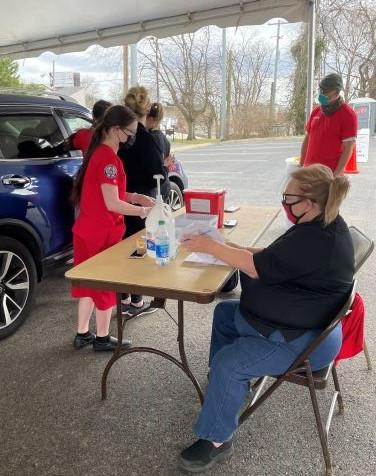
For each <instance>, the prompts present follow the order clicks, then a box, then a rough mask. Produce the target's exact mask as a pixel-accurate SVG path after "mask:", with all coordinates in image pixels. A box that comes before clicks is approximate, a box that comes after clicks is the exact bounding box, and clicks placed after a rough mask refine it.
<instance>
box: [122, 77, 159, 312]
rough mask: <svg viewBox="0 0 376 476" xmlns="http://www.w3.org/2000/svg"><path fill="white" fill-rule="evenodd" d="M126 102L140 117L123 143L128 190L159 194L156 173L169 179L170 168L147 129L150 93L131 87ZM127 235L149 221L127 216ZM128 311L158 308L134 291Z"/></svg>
mask: <svg viewBox="0 0 376 476" xmlns="http://www.w3.org/2000/svg"><path fill="white" fill-rule="evenodd" d="M124 103H125V105H126V106H127V107H129V108H130V109H131V110H132V111H133V112H134V113H135V114H136V116H137V121H138V124H137V133H136V136H135V137H134V138H133V139H134V140H132V141H130V140H128V142H126V143H125V144H122V145H121V146H120V148H119V151H118V156H119V157H120V159H121V161H122V162H123V165H124V169H125V172H126V174H127V190H128V191H129V192H130V193H132V192H135V193H138V194H142V195H148V196H149V197H155V196H156V193H157V185H156V181H155V179H154V178H153V176H154V175H163V177H165V180H166V178H167V173H166V169H165V168H164V166H163V156H162V152H161V151H160V149H159V148H158V146H157V144H156V142H155V140H154V139H153V137H152V135H151V134H150V132H149V131H148V130H147V128H146V117H147V114H148V113H149V111H150V105H151V102H150V97H149V92H148V90H147V89H146V88H144V87H143V86H136V87H133V88H130V89H129V91H128V93H127V95H126V96H125V99H124ZM125 223H126V234H125V237H128V236H131V235H133V234H134V233H137V232H138V231H140V230H142V229H143V228H145V220H143V219H142V218H141V217H137V216H127V217H125ZM123 305H124V306H123V308H124V309H123V311H124V314H128V315H134V314H137V315H139V314H141V313H143V314H146V313H148V314H149V313H151V312H154V311H156V309H155V308H150V307H149V306H148V305H147V304H145V303H144V300H143V297H142V296H138V295H135V294H133V295H132V296H123Z"/></svg>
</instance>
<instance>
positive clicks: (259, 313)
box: [181, 165, 354, 471]
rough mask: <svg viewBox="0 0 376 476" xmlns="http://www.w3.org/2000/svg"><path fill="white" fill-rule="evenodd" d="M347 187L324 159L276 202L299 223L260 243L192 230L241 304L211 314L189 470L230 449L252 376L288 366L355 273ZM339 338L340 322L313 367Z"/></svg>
mask: <svg viewBox="0 0 376 476" xmlns="http://www.w3.org/2000/svg"><path fill="white" fill-rule="evenodd" d="M348 188H349V182H348V180H347V178H346V177H344V176H339V177H334V176H333V173H332V171H331V170H330V169H329V168H328V167H326V166H324V165H311V166H309V167H305V168H300V169H299V170H297V171H295V172H294V173H292V174H291V178H290V180H289V182H288V184H287V187H286V190H285V193H284V194H283V197H282V205H283V207H284V209H285V211H286V214H287V217H288V218H289V220H290V221H292V222H293V224H294V225H295V226H293V227H291V228H290V229H289V230H288V231H287V232H286V233H285V234H283V235H282V236H281V237H279V238H278V239H277V240H276V241H274V242H273V243H272V244H271V245H269V246H268V247H266V248H264V249H257V248H241V247H236V246H232V245H231V244H223V243H219V242H216V241H214V240H212V239H211V238H209V237H207V236H196V237H195V236H191V237H189V240H188V241H186V242H185V245H186V248H187V249H188V250H190V251H201V252H205V253H210V254H212V255H214V256H215V257H217V258H219V259H221V260H222V261H224V262H226V263H228V264H229V265H231V266H233V267H235V268H238V269H239V270H240V271H241V273H240V274H241V286H242V292H241V296H240V301H239V300H234V301H224V302H222V303H220V304H218V305H217V307H216V309H215V311H214V321H213V330H212V337H211V348H210V356H209V367H210V378H209V386H208V389H207V393H206V397H205V401H204V404H203V407H202V410H201V413H200V416H199V418H198V421H197V423H196V426H195V433H196V435H197V436H198V438H199V440H198V441H196V443H194V444H193V445H192V446H190V447H189V448H187V449H186V450H184V451H183V452H182V454H181V461H182V464H183V466H184V468H185V469H187V470H190V471H198V470H205V469H207V468H208V467H210V466H211V465H212V464H213V462H215V461H216V460H222V459H224V458H226V456H229V455H230V454H231V452H232V442H231V440H232V436H233V433H234V431H235V430H236V428H237V424H238V415H239V412H240V409H241V406H242V405H243V403H244V401H245V398H246V395H247V389H248V383H249V381H250V380H251V379H252V378H254V377H263V376H265V375H278V374H281V373H283V372H285V371H286V370H287V369H288V368H289V367H290V365H291V364H292V363H293V361H294V360H295V359H296V358H297V357H298V355H299V354H300V353H301V352H302V351H303V350H304V349H305V348H306V347H307V346H308V345H309V344H310V343H311V342H312V340H313V339H315V338H316V337H317V336H318V335H319V334H320V333H321V332H322V330H323V328H325V327H326V326H327V325H328V324H329V323H330V321H331V320H332V319H333V318H334V317H335V314H336V313H337V312H338V311H339V309H340V308H341V306H342V305H343V303H344V302H345V300H346V298H347V296H348V293H349V292H350V289H351V285H352V281H353V276H354V250H353V246H352V241H351V237H350V233H349V230H348V228H347V225H346V223H345V222H344V220H343V219H342V217H341V216H340V215H339V206H340V204H341V202H342V200H343V199H344V198H345V196H346V193H347V191H348ZM341 343H342V331H341V328H340V326H337V328H336V329H334V330H333V331H332V333H331V334H330V335H329V336H328V337H327V338H326V339H325V340H324V341H323V342H322V343H321V344H320V345H319V347H318V348H317V349H316V351H314V352H313V353H312V354H311V355H310V363H311V367H312V369H313V370H318V369H320V368H324V367H326V366H327V365H328V364H329V363H330V362H331V361H332V360H333V359H334V357H335V356H336V355H337V353H338V352H339V350H340V347H341Z"/></svg>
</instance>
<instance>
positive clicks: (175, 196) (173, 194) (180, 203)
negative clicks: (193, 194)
mask: <svg viewBox="0 0 376 476" xmlns="http://www.w3.org/2000/svg"><path fill="white" fill-rule="evenodd" d="M170 185H171V190H170V194H169V196H168V199H167V203H168V204H169V205H170V207H171V210H172V211H175V210H179V208H182V207H184V197H183V193H182V191H181V190H180V188H179V185H177V184H176V183H175V182H170Z"/></svg>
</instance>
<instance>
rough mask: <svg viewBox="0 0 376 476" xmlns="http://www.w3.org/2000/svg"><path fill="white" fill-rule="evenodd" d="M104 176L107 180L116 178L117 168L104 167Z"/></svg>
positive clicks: (114, 166)
mask: <svg viewBox="0 0 376 476" xmlns="http://www.w3.org/2000/svg"><path fill="white" fill-rule="evenodd" d="M104 175H105V177H107V178H109V179H114V178H116V177H117V168H116V165H106V167H105V168H104Z"/></svg>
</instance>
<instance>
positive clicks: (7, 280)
mask: <svg viewBox="0 0 376 476" xmlns="http://www.w3.org/2000/svg"><path fill="white" fill-rule="evenodd" d="M36 283H37V271H36V266H35V262H34V260H33V257H32V256H31V254H30V252H29V250H28V249H27V248H26V247H25V246H24V245H23V244H22V243H20V242H19V241H17V240H15V239H13V238H0V339H4V338H5V337H8V336H9V335H11V334H13V332H15V330H16V329H17V328H18V327H19V326H20V325H21V324H22V323H23V322H24V321H25V319H26V318H27V316H28V314H29V312H30V309H31V305H32V301H33V298H34V293H35V287H36Z"/></svg>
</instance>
